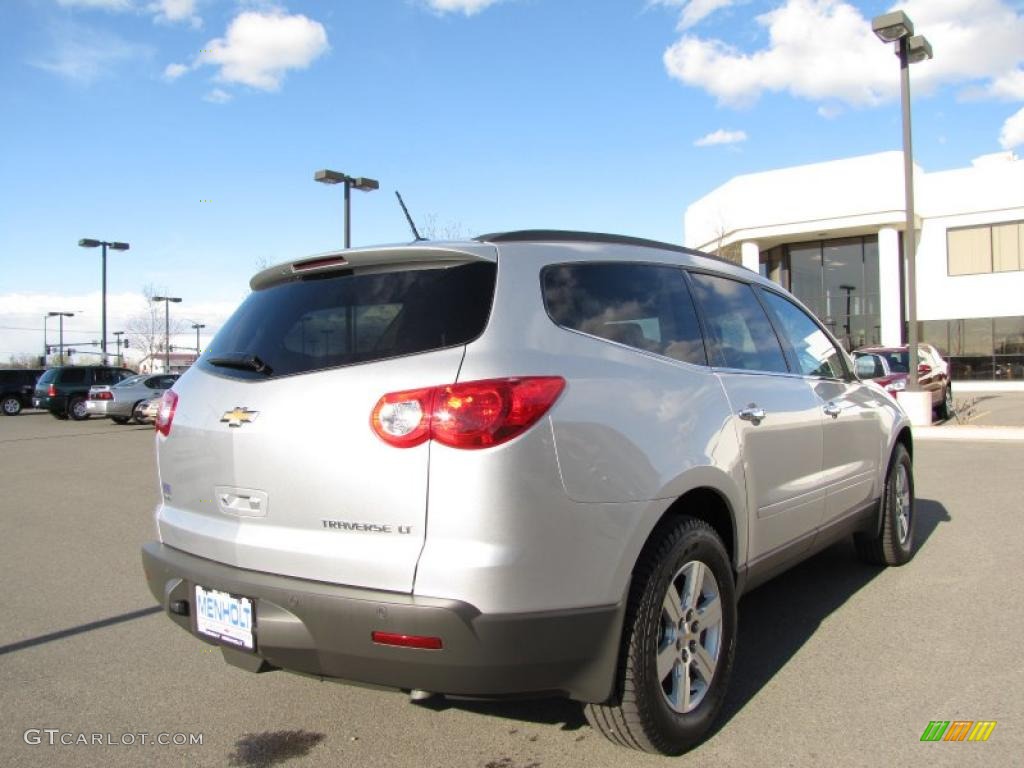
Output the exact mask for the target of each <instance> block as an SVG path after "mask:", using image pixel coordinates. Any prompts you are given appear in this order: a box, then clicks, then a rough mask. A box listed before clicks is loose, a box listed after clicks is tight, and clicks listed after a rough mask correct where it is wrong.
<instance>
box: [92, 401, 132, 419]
mask: <svg viewBox="0 0 1024 768" xmlns="http://www.w3.org/2000/svg"><path fill="white" fill-rule="evenodd" d="M85 410H86V411H87V412H88V413H89V414H90V415H92V416H131V415H132V413H131V404H130V403H118V402H116V401H114V400H86V401H85Z"/></svg>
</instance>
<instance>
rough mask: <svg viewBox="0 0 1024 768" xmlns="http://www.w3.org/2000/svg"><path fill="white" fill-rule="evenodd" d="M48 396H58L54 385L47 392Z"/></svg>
mask: <svg viewBox="0 0 1024 768" xmlns="http://www.w3.org/2000/svg"><path fill="white" fill-rule="evenodd" d="M46 396H47V397H56V396H57V387H55V386H54V385H53V384H51V385H50V387H49V388H48V389H47V390H46Z"/></svg>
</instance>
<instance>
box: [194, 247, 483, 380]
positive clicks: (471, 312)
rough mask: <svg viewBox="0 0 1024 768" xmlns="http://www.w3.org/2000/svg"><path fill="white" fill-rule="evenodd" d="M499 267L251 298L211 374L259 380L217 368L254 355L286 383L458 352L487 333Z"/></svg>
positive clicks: (224, 335)
mask: <svg viewBox="0 0 1024 768" xmlns="http://www.w3.org/2000/svg"><path fill="white" fill-rule="evenodd" d="M496 272H497V267H496V266H495V265H494V264H492V263H488V262H474V263H472V264H464V265H459V266H455V267H446V268H434V269H412V270H401V271H393V272H379V273H373V274H358V275H354V274H351V273H347V274H346V273H342V274H341V275H338V274H337V273H332V274H331V275H328V276H324V277H318V278H306V279H303V280H299V281H295V282H290V283H283V284H281V285H276V286H272V287H270V288H266V289H263V290H260V291H255V292H253V293H251V294H249V296H248V298H246V300H245V301H244V302H242V305H241V306H240V307H239V308H238V309H237V310H236V311H235V314H234V315H232V316H231V319H230V320H228V322H227V323H226V324H225V325H224V327H223V328H221V330H220V332H219V333H218V334H217V336H216V337H215V338H214V340H213V341H212V342H211V343H210V345H209V346H208V347H207V348H206V350H205V351H204V352H203V356H202V357H201V358H200V362H199V365H200V367H202V368H203V369H204V370H207V371H210V372H215V373H217V374H219V375H223V376H233V377H237V378H246V379H249V378H256V379H258V378H265V377H266V376H267V373H266V371H264V372H262V373H261V372H256V371H250V370H243V369H240V368H238V367H237V366H236V367H227V366H223V365H215V364H213V363H211V362H210V361H217V360H218V359H221V360H223V359H225V357H227V358H231V357H234V358H236V359H237V358H238V357H239V356H255V357H257V358H258V359H259V360H260V361H261V363H262V364H263V365H265V366H267V368H269V371H270V374H269V375H271V376H275V377H276V376H287V375H290V374H296V373H305V372H308V371H318V370H322V369H324V368H335V367H338V366H343V365H352V364H354V363H367V362H371V361H374V360H384V359H387V358H391V357H399V356H401V355H411V354H416V353H419V352H428V351H431V350H435V349H442V348H444V347H452V346H457V345H459V344H465V343H467V342H469V341H472V340H473V339H475V338H476V337H477V336H479V335H480V334H481V333H482V332H483V329H484V326H485V325H486V324H487V318H488V316H489V315H490V311H491V300H492V299H493V297H494V281H495V274H496Z"/></svg>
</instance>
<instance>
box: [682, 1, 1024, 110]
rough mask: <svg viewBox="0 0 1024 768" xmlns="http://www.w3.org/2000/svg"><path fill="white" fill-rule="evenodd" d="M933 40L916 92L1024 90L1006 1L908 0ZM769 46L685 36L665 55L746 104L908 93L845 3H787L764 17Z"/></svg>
mask: <svg viewBox="0 0 1024 768" xmlns="http://www.w3.org/2000/svg"><path fill="white" fill-rule="evenodd" d="M900 7H901V8H902V9H903V10H905V11H906V12H907V14H908V15H909V16H910V17H911V19H913V21H914V24H915V26H916V27H917V30H918V31H919V32H920V33H923V34H925V35H926V36H927V37H928V39H929V41H930V42H931V43H932V46H933V47H934V50H935V59H934V60H932V61H928V62H924V63H921V64H917V65H915V66H914V69H913V73H914V74H913V77H914V86H915V88H921V89H924V90H927V89H929V88H934V87H935V86H937V85H942V84H950V83H952V84H969V83H972V82H975V83H977V82H978V81H982V83H983V85H984V88H985V91H986V93H987V95H992V96H995V95H1000V94H1003V95H1004V96H1006V97H1008V96H1009V95H1010V94H1011V93H1015V92H1017V91H1018V88H1020V87H1022V86H1021V84H1020V82H1019V79H1021V78H1024V76H1022V75H1018V74H1014V73H1015V72H1019V67H1020V64H1021V63H1022V62H1024V46H1022V45H1021V42H1020V41H1021V40H1024V14H1021V13H1018V12H1017V11H1015V10H1014V9H1013V8H1012V7H1010V5H1008V4H1007V2H1005V0H944V1H943V2H937V0H906V2H905V3H903V4H902V5H901V6H900ZM755 21H756V23H757V25H758V26H760V27H761V28H763V29H764V30H765V31H766V32H767V34H768V44H767V46H765V47H762V48H761V49H759V50H754V51H744V50H740V49H738V48H736V47H734V46H732V45H729V44H727V43H726V42H723V41H722V40H718V39H707V38H702V37H699V36H696V35H692V34H686V35H684V36H683V37H682V38H681V39H680V40H679V41H678V42H676V43H675V44H673V45H672V46H671V47H669V49H668V50H666V51H665V55H664V63H665V68H666V70H667V71H668V73H669V75H670V76H672V77H674V78H676V79H678V80H680V81H682V82H683V83H685V84H687V85H691V86H695V87H698V88H703V89H704V90H706V91H708V92H709V93H710V94H712V95H713V96H715V97H716V98H717V99H718V101H719V103H721V104H727V105H731V106H745V105H749V104H751V103H753V102H754V101H756V100H757V98H758V97H759V96H761V94H763V93H764V92H766V91H768V92H786V93H789V94H791V95H793V96H796V97H798V98H803V99H808V100H812V101H817V100H826V99H830V100H835V101H840V102H844V103H847V104H852V105H872V104H877V103H879V102H880V101H882V100H884V99H887V98H891V97H894V96H895V95H896V94H897V92H898V77H897V74H896V65H895V64H894V63H893V58H892V49H891V48H888V47H887V46H885V45H883V44H882V43H880V42H879V41H878V39H877V38H876V37H875V36H874V34H872V32H871V22H870V19H867V18H865V17H864V16H863V15H862V14H861V12H860V10H858V9H857V8H856V7H855V6H853V5H852V4H850V3H848V2H844V0H785V2H783V3H781V4H780V5H779V6H778V7H776V8H775V9H774V10H772V11H769V12H767V13H764V14H762V15H760V16H757V17H756V19H755Z"/></svg>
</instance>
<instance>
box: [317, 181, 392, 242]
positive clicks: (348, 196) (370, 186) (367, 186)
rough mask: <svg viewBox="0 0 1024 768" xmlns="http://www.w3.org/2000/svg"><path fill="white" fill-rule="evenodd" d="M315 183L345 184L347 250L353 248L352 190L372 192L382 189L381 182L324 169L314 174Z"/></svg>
mask: <svg viewBox="0 0 1024 768" xmlns="http://www.w3.org/2000/svg"><path fill="white" fill-rule="evenodd" d="M313 181H319V182H320V183H321V184H344V185H345V248H346V249H348V248H351V247H352V189H353V188H355V189H359V190H362V191H363V192H372V191H373V190H375V189H380V182H378V181H377V180H376V179H368V178H366V177H364V176H348V175H346V174H344V173H340V172H338V171H330V170H327V169H326V168H324V169H323V170H321V171H317V172H316V173H314V174H313Z"/></svg>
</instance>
